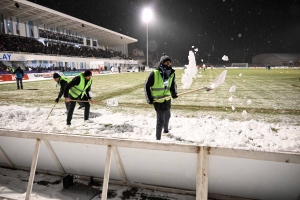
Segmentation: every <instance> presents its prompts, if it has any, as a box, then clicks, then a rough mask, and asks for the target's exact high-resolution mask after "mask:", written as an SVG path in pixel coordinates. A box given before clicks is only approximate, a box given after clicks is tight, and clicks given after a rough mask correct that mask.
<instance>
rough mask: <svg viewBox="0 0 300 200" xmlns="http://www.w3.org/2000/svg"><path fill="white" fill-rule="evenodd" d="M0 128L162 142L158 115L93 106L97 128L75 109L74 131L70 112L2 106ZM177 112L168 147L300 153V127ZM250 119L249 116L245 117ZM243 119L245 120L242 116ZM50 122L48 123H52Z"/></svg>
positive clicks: (166, 137)
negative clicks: (184, 145) (182, 145)
mask: <svg viewBox="0 0 300 200" xmlns="http://www.w3.org/2000/svg"><path fill="white" fill-rule="evenodd" d="M0 109H1V111H2V112H1V113H0V128H2V129H11V130H27V131H41V132H45V133H66V134H89V135H95V136H104V137H108V138H119V139H134V140H144V141H153V142H157V141H156V140H155V139H156V137H155V127H156V114H155V112H154V111H153V113H150V114H140V115H136V114H124V113H113V112H111V111H110V110H109V109H105V108H104V109H98V110H95V109H93V107H91V114H90V119H91V121H92V123H84V120H83V112H84V111H83V110H78V109H77V108H75V112H74V115H73V120H72V125H71V128H70V129H69V130H68V129H67V127H66V115H65V114H64V113H65V110H64V109H59V108H54V109H53V112H52V113H51V115H50V116H49V118H48V119H47V117H48V114H49V113H50V110H51V108H40V107H33V108H27V107H23V106H16V105H11V106H0ZM171 112H172V117H171V119H170V124H169V129H170V135H169V136H164V137H162V141H163V142H171V143H172V142H176V143H179V142H182V143H189V144H191V143H193V144H197V145H206V146H213V147H225V148H226V147H227V148H238V149H247V150H261V151H293V152H300V134H299V133H300V127H299V126H293V125H284V124H279V123H278V124H275V123H266V122H260V121H256V120H253V119H251V120H242V121H230V120H229V119H221V118H218V117H215V116H209V115H206V116H205V115H201V116H197V117H188V118H187V117H181V116H180V115H178V114H176V112H174V111H171ZM244 115H245V113H244ZM242 116H243V115H241V117H242ZM46 119H47V120H46Z"/></svg>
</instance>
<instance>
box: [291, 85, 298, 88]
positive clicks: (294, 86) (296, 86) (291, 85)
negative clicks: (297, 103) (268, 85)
mask: <svg viewBox="0 0 300 200" xmlns="http://www.w3.org/2000/svg"><path fill="white" fill-rule="evenodd" d="M291 86H294V87H299V88H300V86H299V85H294V84H292V85H291Z"/></svg>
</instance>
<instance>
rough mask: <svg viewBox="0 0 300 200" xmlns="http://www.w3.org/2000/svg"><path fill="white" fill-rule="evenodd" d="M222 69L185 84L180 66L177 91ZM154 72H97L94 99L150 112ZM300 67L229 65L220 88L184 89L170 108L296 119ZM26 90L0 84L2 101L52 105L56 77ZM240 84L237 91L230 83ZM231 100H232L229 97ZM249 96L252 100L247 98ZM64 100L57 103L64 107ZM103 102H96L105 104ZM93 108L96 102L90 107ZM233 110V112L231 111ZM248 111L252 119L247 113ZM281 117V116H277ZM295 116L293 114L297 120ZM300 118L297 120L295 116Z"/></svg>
mask: <svg viewBox="0 0 300 200" xmlns="http://www.w3.org/2000/svg"><path fill="white" fill-rule="evenodd" d="M223 70H224V69H214V71H211V70H206V71H203V70H201V71H200V70H199V73H198V76H197V78H195V79H194V80H193V84H192V86H191V87H190V88H189V89H182V83H181V77H182V73H183V72H184V71H183V70H182V69H176V80H177V85H178V93H182V92H186V91H188V90H193V89H197V88H201V87H205V86H208V85H209V83H210V82H212V81H213V80H214V79H215V78H216V76H217V75H219V74H220V73H221V72H222V71H223ZM149 73H150V72H141V73H136V72H135V73H121V74H109V75H100V76H93V85H92V91H93V94H94V96H95V97H94V100H96V101H105V100H107V99H110V98H117V99H118V102H119V106H118V107H111V108H109V109H111V110H112V111H114V112H129V113H141V112H151V110H153V108H152V105H148V104H147V103H146V101H145V96H144V88H143V86H144V82H145V80H146V78H147V77H148V75H149ZM299 77H300V70H294V69H272V70H270V71H268V70H266V69H227V76H226V80H225V82H224V83H223V84H222V85H221V86H219V87H218V88H217V89H216V90H214V91H211V92H206V91H203V90H200V91H197V92H194V93H189V94H186V95H182V96H180V97H179V98H177V99H176V100H173V103H172V109H173V110H174V111H175V112H176V113H178V114H183V115H187V116H197V114H199V113H201V114H212V115H219V116H221V117H229V118H232V119H236V120H241V113H242V111H243V110H246V111H247V113H248V114H249V115H248V116H249V117H252V118H255V119H260V120H262V119H263V120H268V119H270V121H274V122H279V121H285V122H289V121H295V120H296V119H297V116H299V114H300V106H299V105H300V88H299V87H293V86H291V85H292V84H294V85H299V86H300V82H299ZM23 85H24V90H16V83H9V84H1V85H0V91H1V93H0V102H1V105H12V104H13V105H25V106H41V107H52V106H53V105H54V100H55V98H56V97H57V94H58V92H59V88H56V87H55V86H56V83H55V81H54V80H53V79H49V80H44V81H35V82H24V83H23ZM233 85H234V86H236V91H235V92H234V93H230V92H229V89H230V88H231V87H232V86H233ZM230 97H231V98H232V101H229V98H230ZM248 100H251V103H249V101H248ZM62 102H63V100H61V101H60V103H59V105H57V107H61V108H63V107H64V105H63V103H62ZM104 105H105V104H94V105H93V107H94V108H103V107H104ZM92 109H93V108H92ZM230 116H231V117H230ZM249 117H248V119H249ZM278 118H279V119H278ZM294 119H295V120H294ZM296 121H297V120H296Z"/></svg>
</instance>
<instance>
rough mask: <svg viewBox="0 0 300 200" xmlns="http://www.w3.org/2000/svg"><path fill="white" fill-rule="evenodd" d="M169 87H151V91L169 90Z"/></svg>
mask: <svg viewBox="0 0 300 200" xmlns="http://www.w3.org/2000/svg"><path fill="white" fill-rule="evenodd" d="M169 89H171V87H167V88H165V87H163V88H151V90H152V91H160V90H169Z"/></svg>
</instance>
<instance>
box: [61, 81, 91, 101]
mask: <svg viewBox="0 0 300 200" xmlns="http://www.w3.org/2000/svg"><path fill="white" fill-rule="evenodd" d="M87 82H89V81H88V80H85V84H84V85H86V84H87ZM79 84H80V76H75V77H74V78H73V79H72V81H70V82H69V83H68V84H67V85H66V87H65V92H64V97H65V98H69V89H71V87H74V86H75V85H79ZM90 90H91V86H89V87H88V88H87V89H86V93H85V94H86V95H85V96H86V98H87V99H91V97H90V95H89V91H90ZM84 99H85V98H84Z"/></svg>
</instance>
